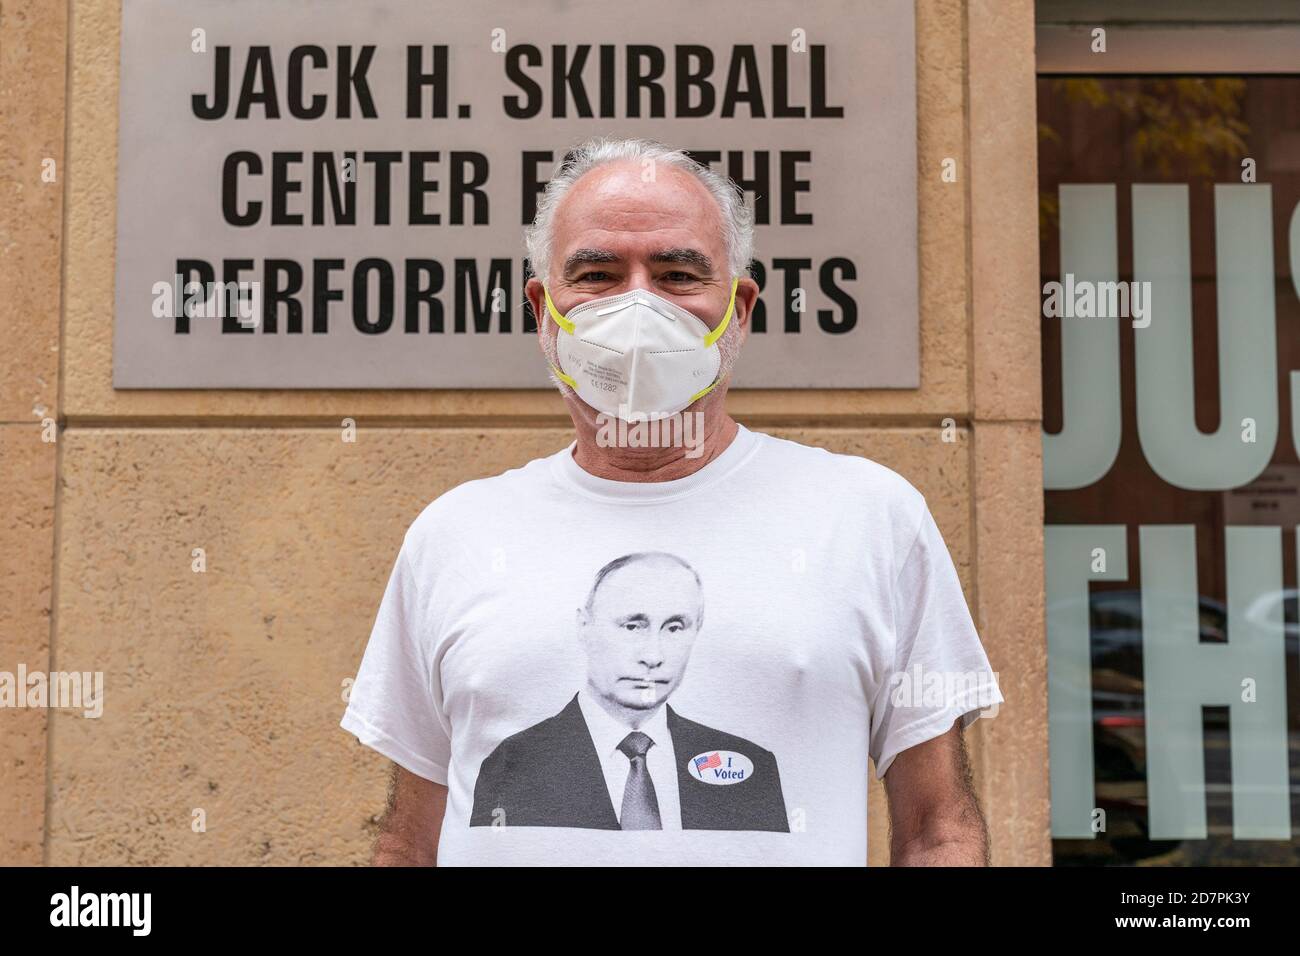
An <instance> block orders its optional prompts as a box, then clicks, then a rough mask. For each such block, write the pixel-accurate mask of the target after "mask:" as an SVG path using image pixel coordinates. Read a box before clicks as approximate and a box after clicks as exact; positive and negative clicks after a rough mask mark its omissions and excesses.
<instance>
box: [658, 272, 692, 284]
mask: <svg viewBox="0 0 1300 956" xmlns="http://www.w3.org/2000/svg"><path fill="white" fill-rule="evenodd" d="M664 278H665V279H667V280H668V281H669V282H695V281H696V277H695V276H693V275H691V274H690V273H689V272H669V273H667V274H665V275H664Z"/></svg>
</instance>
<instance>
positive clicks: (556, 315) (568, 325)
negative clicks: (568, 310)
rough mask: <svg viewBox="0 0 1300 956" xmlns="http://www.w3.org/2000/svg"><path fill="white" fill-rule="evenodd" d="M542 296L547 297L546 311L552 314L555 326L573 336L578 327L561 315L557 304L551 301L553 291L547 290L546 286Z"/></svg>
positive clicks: (543, 287)
mask: <svg viewBox="0 0 1300 956" xmlns="http://www.w3.org/2000/svg"><path fill="white" fill-rule="evenodd" d="M542 294H543V295H545V296H546V311H547V312H549V313H550V314H551V318H552V319H554V320H555V324H556V325H558V326H559V327H560V328H562V329H564V331H566V332H568V333H569V334H570V335H572V334H573V330H574V329H575V328H576V326H575V325H574V324H573V323H572V322H570V321H569V320H568V319H566V318H565V317H564V316H562V315H560V310H559V309H557V308H556V307H555V303H554V302H552V301H551V290H550V289H548V288H546V286H542Z"/></svg>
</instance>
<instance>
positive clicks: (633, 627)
mask: <svg viewBox="0 0 1300 956" xmlns="http://www.w3.org/2000/svg"><path fill="white" fill-rule="evenodd" d="M623 629H624V630H625V631H637V630H640V629H641V625H640V624H638V623H636V622H635V621H628V622H627V623H626V624H624V625H623Z"/></svg>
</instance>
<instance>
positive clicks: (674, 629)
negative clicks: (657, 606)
mask: <svg viewBox="0 0 1300 956" xmlns="http://www.w3.org/2000/svg"><path fill="white" fill-rule="evenodd" d="M681 629H682V625H681V623H680V622H677V621H674V622H673V623H672V624H669V625H668V630H670V631H672V633H674V634H676V633H677V632H678V631H680V630H681Z"/></svg>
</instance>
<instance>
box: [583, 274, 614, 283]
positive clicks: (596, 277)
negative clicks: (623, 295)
mask: <svg viewBox="0 0 1300 956" xmlns="http://www.w3.org/2000/svg"><path fill="white" fill-rule="evenodd" d="M608 279H609V273H608V272H584V273H583V274H582V275H580V276H578V281H579V282H605V281H607V280H608Z"/></svg>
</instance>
